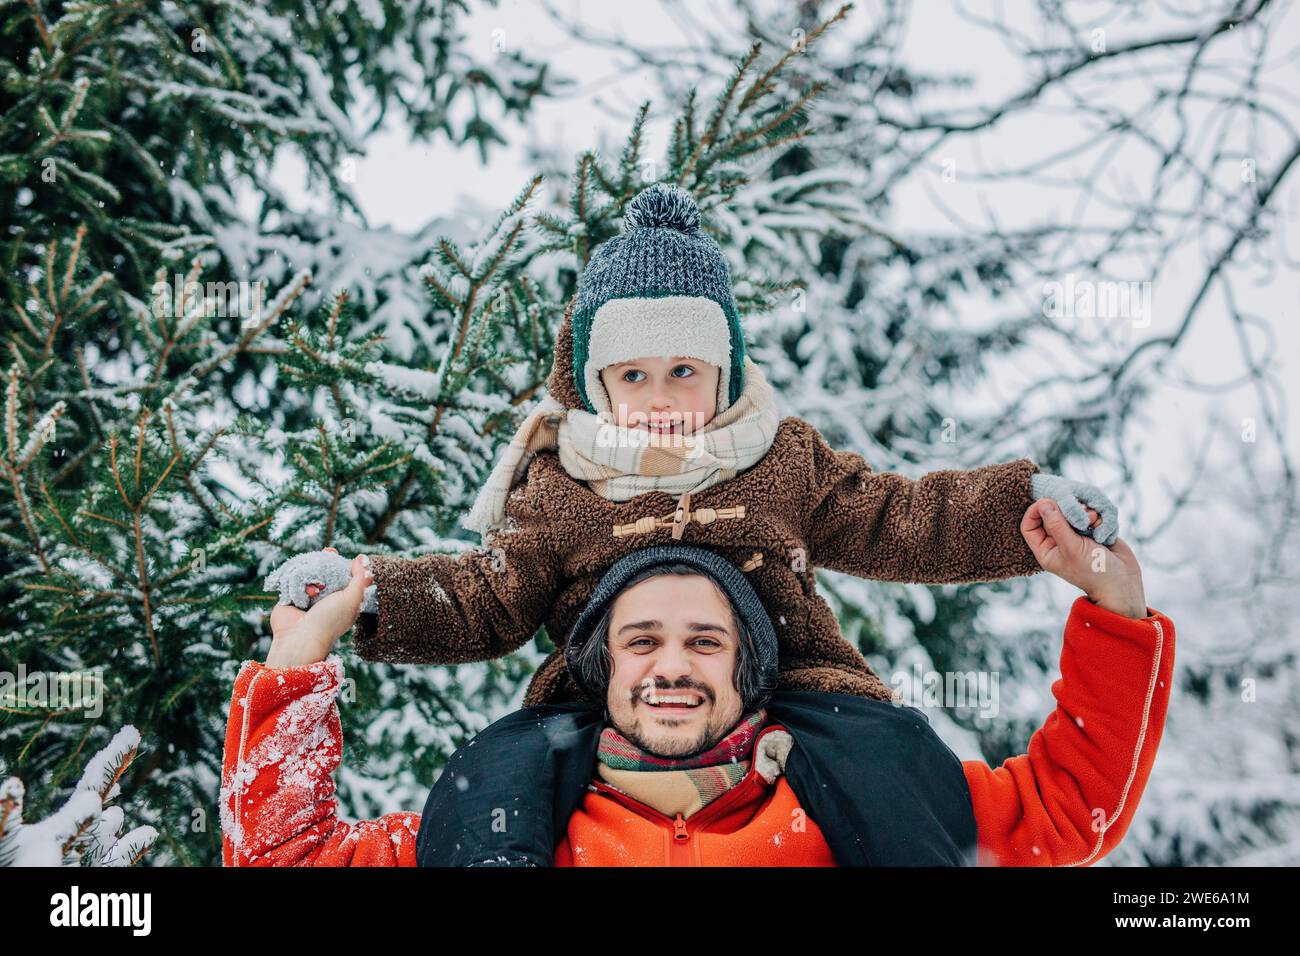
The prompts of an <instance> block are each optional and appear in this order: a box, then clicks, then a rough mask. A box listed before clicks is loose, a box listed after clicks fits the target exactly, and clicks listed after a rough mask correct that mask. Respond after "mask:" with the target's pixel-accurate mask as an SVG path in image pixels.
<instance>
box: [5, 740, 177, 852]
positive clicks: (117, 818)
mask: <svg viewBox="0 0 1300 956" xmlns="http://www.w3.org/2000/svg"><path fill="white" fill-rule="evenodd" d="M139 746H140V732H139V731H138V730H136V729H135V728H134V727H132V726H130V725H129V724H128V725H127V726H125V727H123V728H122V729H121V730H119V731H118V732H117V733H116V734H115V735H114V736H113V739H112V740H110V741H109V742H108V744H107V745H106V746H105V747H104V748H103V749H102V750H100V751H99V752H98V753H97V754H95V755H94V756H93V757H91V758H90V760H89V761H87V763H86V767H85V770H83V771H82V774H81V779H80V780H78V781H77V784H76V786H74V787H73V788H72V793H71V795H70V796H69V797H68V798H67V800H65V801H64V803H63V805H62V806H61V807H59V809H58V810H56V811H55V812H53V813H51V814H50V815H49V816H47V817H45V818H44V819H41V820H24V819H23V803H24V798H25V796H26V788H25V787H24V786H23V782H22V780H20V779H19V778H18V777H9V778H7V779H4V780H2V781H0V866H78V865H79V866H134V865H135V864H136V863H138V862H139V861H140V859H141V857H143V856H144V854H145V853H147V852H148V850H149V848H150V847H151V846H153V843H154V841H155V840H156V839H157V838H158V831H156V830H155V829H154V828H153V827H151V826H139V827H135V828H134V829H132V830H129V831H128V832H126V833H124V834H121V835H120V836H119V835H118V831H119V830H120V829H121V828H122V822H123V819H124V815H123V811H122V808H121V807H120V806H109V805H108V803H109V801H110V800H113V799H114V798H116V797H117V796H119V795H120V794H121V780H122V776H123V774H124V773H125V772H126V768H127V767H128V766H130V764H131V761H132V760H133V759H134V758H135V755H136V752H137V750H138V749H139Z"/></svg>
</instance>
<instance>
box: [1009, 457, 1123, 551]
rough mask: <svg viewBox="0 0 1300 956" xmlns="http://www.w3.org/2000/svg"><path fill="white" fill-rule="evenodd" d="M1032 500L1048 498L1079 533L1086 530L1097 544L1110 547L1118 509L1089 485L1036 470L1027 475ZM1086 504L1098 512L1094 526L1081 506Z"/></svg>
mask: <svg viewBox="0 0 1300 956" xmlns="http://www.w3.org/2000/svg"><path fill="white" fill-rule="evenodd" d="M1030 485H1031V486H1032V488H1033V493H1034V500H1038V499H1039V498H1051V499H1052V500H1053V501H1055V502H1056V503H1057V505H1059V506H1060V509H1061V514H1063V515H1065V520H1066V521H1068V522H1069V523H1070V527H1071V528H1073V529H1074V530H1075V531H1077V532H1079V533H1080V534H1086V535H1088V536H1089V537H1091V538H1092V539H1093V540H1094V541H1096V542H1097V543H1098V544H1103V545H1105V546H1106V547H1110V546H1111V545H1112V544H1114V543H1115V538H1116V537H1118V536H1119V509H1118V508H1116V507H1115V504H1114V502H1112V501H1111V500H1110V499H1109V498H1107V497H1106V496H1105V495H1103V494H1102V493H1101V492H1100V491H1099V490H1097V489H1096V488H1094V487H1093V486H1092V485H1088V484H1084V483H1083V482H1081V481H1071V480H1070V479H1069V478H1062V477H1061V476H1060V475H1045V474H1042V473H1039V474H1036V475H1034V476H1032V477H1031V478H1030ZM1084 505H1087V506H1088V507H1089V508H1091V509H1092V510H1093V511H1095V512H1097V514H1099V515H1101V524H1099V525H1097V527H1095V528H1089V527H1088V513H1087V512H1086V511H1084V510H1083V508H1084Z"/></svg>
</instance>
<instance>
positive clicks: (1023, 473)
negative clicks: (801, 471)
mask: <svg viewBox="0 0 1300 956" xmlns="http://www.w3.org/2000/svg"><path fill="white" fill-rule="evenodd" d="M808 435H809V441H810V442H811V444H812V449H811V470H810V474H809V484H808V499H807V503H808V506H807V508H806V510H805V521H806V525H805V541H806V542H807V544H808V550H809V554H808V560H809V562H810V563H811V564H813V565H815V566H817V567H823V568H829V569H831V570H834V571H843V572H845V573H848V574H854V575H857V576H858V577H863V578H872V579H875V580H881V581H909V582H913V583H918V584H960V583H965V582H971V581H993V580H998V579H1001V578H1010V577H1018V576H1021V575H1026V574H1033V573H1035V572H1037V571H1039V570H1041V569H1040V567H1039V564H1038V561H1037V560H1036V559H1035V558H1034V553H1033V552H1032V551H1031V550H1030V549H1029V546H1028V545H1027V544H1026V543H1025V540H1024V538H1023V537H1022V536H1021V534H1020V520H1021V517H1022V516H1023V515H1024V513H1025V510H1026V509H1027V508H1028V507H1029V506H1030V505H1031V504H1032V503H1033V502H1034V500H1035V498H1034V494H1033V488H1032V477H1033V475H1035V474H1036V473H1037V472H1038V466H1037V465H1036V464H1034V462H1032V461H1030V460H1029V459H1027V458H1022V459H1018V460H1016V461H1009V462H1005V463H1003V464H998V465H986V466H985V467H983V468H975V469H973V470H971V471H957V470H949V471H935V472H931V473H930V474H928V475H925V476H924V477H922V478H919V479H915V480H914V479H911V478H907V477H905V476H904V475H900V474H896V473H893V472H879V473H877V472H873V471H872V470H871V466H870V465H868V464H867V462H866V459H864V458H863V457H862V456H861V455H859V454H857V453H856V452H849V451H836V450H835V449H834V448H831V446H830V445H828V444H827V443H826V439H825V438H823V437H822V435H821V433H820V432H818V431H817V430H816V429H815V428H813V427H812V426H809V427H808Z"/></svg>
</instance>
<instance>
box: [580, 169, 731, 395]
mask: <svg viewBox="0 0 1300 956" xmlns="http://www.w3.org/2000/svg"><path fill="white" fill-rule="evenodd" d="M677 355H680V356H686V357H689V358H695V359H699V360H701V361H704V362H709V363H710V364H713V365H716V366H718V368H719V369H720V374H719V375H718V402H717V408H716V409H715V413H716V414H721V413H722V412H723V411H725V410H726V409H727V408H729V407H730V406H731V404H732V403H733V402H735V401H736V399H737V398H739V397H740V393H741V391H742V390H743V388H744V384H745V383H744V362H745V339H744V335H743V334H742V333H741V330H740V317H739V316H738V314H737V312H736V300H735V296H734V295H733V293H732V288H731V270H730V269H729V268H728V266H727V261H726V259H725V258H724V257H723V255H722V250H721V248H719V246H718V244H717V242H715V241H714V240H713V238H712V237H710V236H708V235H706V234H704V233H702V232H701V231H700V210H699V207H698V206H697V205H696V204H695V200H694V199H693V198H692V197H691V194H690V193H688V192H687V191H686V190H684V189H682V188H681V187H679V186H675V185H673V184H671V183H655V184H654V185H652V186H649V187H648V188H646V189H643V190H642V191H641V192H640V193H638V194H637V195H636V197H635V198H633V200H632V201H631V202H630V203H628V205H627V209H626V210H624V213H623V232H622V233H620V234H619V235H617V236H614V237H613V238H611V239H608V240H606V241H605V242H603V243H601V244H600V245H599V246H597V247H596V249H595V251H594V252H593V253H592V256H591V260H590V262H588V264H587V268H586V269H585V270H584V271H583V273H582V275H581V276H580V277H579V279H578V288H577V301H576V302H575V304H574V310H573V375H574V384H575V385H576V386H577V389H578V394H579V396H581V398H582V401H583V404H585V405H586V407H587V410H588V411H590V412H593V413H597V414H600V413H605V414H612V413H613V409H612V408H611V405H610V400H609V395H608V393H607V392H606V391H605V386H604V384H603V383H602V382H601V379H600V371H601V369H603V368H607V367H609V366H610V365H616V364H618V363H619V362H627V361H630V360H632V359H638V358H643V357H646V356H664V357H672V356H677Z"/></svg>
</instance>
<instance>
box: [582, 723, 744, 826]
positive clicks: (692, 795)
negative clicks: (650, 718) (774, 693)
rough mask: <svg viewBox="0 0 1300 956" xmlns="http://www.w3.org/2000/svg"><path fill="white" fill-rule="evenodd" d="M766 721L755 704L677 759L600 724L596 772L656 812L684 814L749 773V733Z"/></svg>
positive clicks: (702, 805) (607, 781)
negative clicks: (723, 731) (712, 739)
mask: <svg viewBox="0 0 1300 956" xmlns="http://www.w3.org/2000/svg"><path fill="white" fill-rule="evenodd" d="M766 722H767V710H766V709H765V708H761V707H760V708H759V709H758V710H756V711H754V712H753V713H751V714H749V715H748V716H745V717H742V718H741V719H740V721H739V722H738V723H737V724H736V726H735V727H734V728H733V729H732V730H731V731H730V732H729V733H728V734H727V735H726V736H725V737H723V738H722V739H721V740H719V741H718V742H717V743H716V744H715V745H714V746H713V747H711V748H709V749H708V750H706V751H704V752H702V753H698V754H693V755H691V756H689V757H682V758H680V759H675V758H672V757H657V756H655V755H654V754H649V753H646V752H645V751H644V750H642V749H641V748H640V747H638V746H637V745H636V744H634V743H632V742H631V741H630V740H628V739H627V738H626V737H624V736H623V735H622V734H621V733H619V732H618V731H617V730H616V729H615V728H614V727H606V728H605V729H604V730H603V731H601V734H600V743H599V746H598V747H597V749H596V773H597V774H598V775H599V776H600V778H601V779H602V780H603V781H604V782H605V783H607V784H609V785H610V786H611V787H613V788H614V789H616V790H621V791H623V792H624V793H626V794H628V795H629V796H631V797H633V798H634V799H636V800H640V801H641V802H642V803H644V804H646V805H647V806H651V807H654V809H656V810H658V811H659V812H660V813H665V814H667V815H668V816H674V815H675V814H677V813H680V814H682V816H683V817H689V816H690V815H691V814H693V813H696V812H698V811H699V810H700V809H702V808H703V807H706V806H708V805H709V804H710V803H712V802H713V801H714V800H716V799H717V798H718V797H720V796H722V795H723V794H724V793H726V792H727V791H728V790H730V789H731V788H732V787H734V786H735V785H736V784H737V783H739V782H740V781H741V780H743V779H744V777H745V775H746V774H747V773H749V768H750V765H751V763H752V756H753V750H754V739H755V738H756V737H757V736H758V732H759V730H761V729H762V728H763V725H764V724H765V723H766ZM646 771H651V772H649V773H647V772H646Z"/></svg>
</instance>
